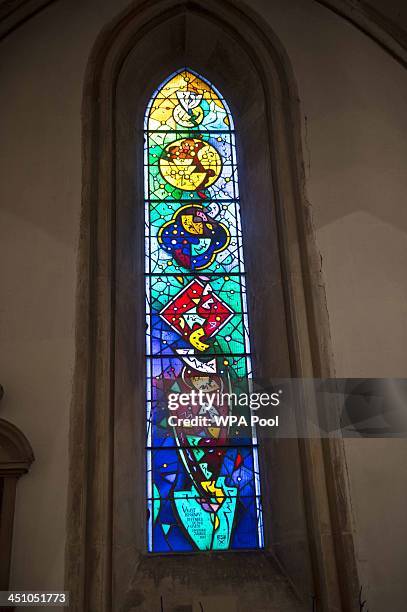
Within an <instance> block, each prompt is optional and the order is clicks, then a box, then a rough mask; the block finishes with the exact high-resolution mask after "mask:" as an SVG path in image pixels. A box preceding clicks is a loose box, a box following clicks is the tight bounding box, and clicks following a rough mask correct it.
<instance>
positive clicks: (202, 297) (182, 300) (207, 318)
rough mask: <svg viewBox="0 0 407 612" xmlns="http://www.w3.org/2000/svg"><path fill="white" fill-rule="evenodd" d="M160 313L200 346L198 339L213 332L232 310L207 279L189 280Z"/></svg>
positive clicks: (179, 331)
mask: <svg viewBox="0 0 407 612" xmlns="http://www.w3.org/2000/svg"><path fill="white" fill-rule="evenodd" d="M160 315H161V317H162V318H163V319H164V320H165V321H166V322H167V323H169V325H171V327H172V328H173V329H174V330H175V331H177V332H178V333H179V334H180V335H181V336H182V337H183V338H185V339H186V340H189V342H191V344H192V345H193V346H194V347H195V348H199V350H204V348H203V346H202V347H201V346H200V345H201V342H202V340H204V339H205V338H210V337H211V336H213V335H214V334H216V332H217V331H219V329H220V328H221V327H223V325H225V323H226V322H227V321H228V320H229V319H230V317H231V316H232V315H233V311H232V310H231V309H230V308H229V307H228V306H227V305H226V304H225V303H224V302H222V300H221V299H220V298H219V297H218V296H217V295H216V293H214V292H213V290H212V287H211V286H210V284H209V283H207V284H206V285H204V284H203V283H200V282H199V281H197V280H193V281H192V282H191V283H190V284H189V285H187V287H185V288H184V289H182V290H181V291H180V292H179V293H178V295H176V296H175V297H174V298H173V299H172V300H171V302H169V303H168V304H167V305H166V306H165V307H164V308H163V309H162V311H161V312H160ZM191 335H192V341H191ZM196 339H199V340H200V341H199V342H197V340H196ZM205 348H207V346H206V345H205Z"/></svg>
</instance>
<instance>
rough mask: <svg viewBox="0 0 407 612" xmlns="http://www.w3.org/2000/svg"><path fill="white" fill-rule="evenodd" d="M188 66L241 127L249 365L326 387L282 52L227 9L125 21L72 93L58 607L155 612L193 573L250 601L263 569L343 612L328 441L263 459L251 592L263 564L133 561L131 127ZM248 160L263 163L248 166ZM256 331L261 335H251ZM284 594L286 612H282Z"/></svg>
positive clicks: (137, 500) (139, 524)
mask: <svg viewBox="0 0 407 612" xmlns="http://www.w3.org/2000/svg"><path fill="white" fill-rule="evenodd" d="M205 33H206V36H205ZM214 41H215V43H216V44H215V45H214V44H213V42H214ZM146 58H148V59H149V61H148V62H146ZM187 64H188V65H191V66H192V67H193V68H194V69H195V70H197V71H198V72H201V73H203V74H205V75H206V76H207V78H209V79H210V80H211V81H213V82H216V84H217V86H218V87H219V88H221V89H222V91H223V92H224V94H225V96H226V97H227V98H228V100H229V101H230V105H231V107H232V110H233V114H234V116H235V118H236V122H237V124H239V131H238V133H239V139H240V140H241V142H242V143H243V145H242V146H241V150H242V151H243V156H242V160H241V164H242V168H243V172H242V194H243V197H242V202H243V204H244V203H245V204H244V206H245V210H244V209H243V223H244V225H245V231H246V232H247V235H248V239H249V240H251V241H253V242H254V243H255V244H256V245H257V253H258V254H260V253H261V257H257V258H249V260H248V261H247V267H248V273H249V274H250V272H251V271H252V272H253V279H257V282H254V283H253V285H252V294H251V296H249V302H251V309H252V312H253V313H254V316H253V326H252V327H253V335H254V339H255V344H256V352H257V355H258V356H259V357H261V358H259V359H258V367H259V369H260V371H261V370H262V369H263V373H264V372H266V373H270V372H273V375H274V376H276V377H278V376H311V377H318V376H319V377H323V376H328V375H329V373H330V371H331V366H330V363H331V358H330V348H329V329H328V323H327V316H326V306H325V296H324V291H323V284H322V282H321V279H320V271H319V258H318V257H317V253H316V249H315V244H314V241H313V232H312V226H311V221H310V218H309V212H308V207H307V205H306V200H305V195H304V192H303V183H304V180H303V167H302V157H301V122H300V114H299V104H298V95H297V91H296V85H295V80H294V78H293V74H292V70H291V67H290V63H289V60H288V58H287V56H286V54H285V51H284V49H283V48H282V46H281V44H280V43H279V41H278V40H277V39H276V37H275V35H274V34H273V32H272V31H270V29H269V28H267V27H265V26H264V24H263V23H261V21H260V20H259V19H258V18H257V16H256V15H255V14H254V13H253V12H252V11H251V10H249V9H247V8H243V7H242V6H241V5H240V4H239V5H236V4H235V3H232V2H229V1H225V2H222V3H218V2H216V1H215V0H209V1H207V2H205V3H203V2H201V1H200V0H197V1H183V0H175V1H174V0H160V1H159V2H156V3H154V4H151V3H149V2H146V3H143V4H141V5H139V6H138V7H135V8H132V9H131V10H129V11H128V12H126V13H125V14H123V15H120V16H119V17H118V18H117V20H115V22H114V23H113V24H111V25H109V26H108V27H107V28H106V29H105V31H104V32H102V34H101V35H100V37H99V39H98V41H97V42H96V45H95V47H94V50H93V52H92V55H91V58H90V60H89V65H88V73H87V75H86V79H85V90H84V107H83V118H84V123H83V152H84V154H83V160H84V169H83V213H82V232H81V245H80V248H81V252H80V267H79V297H78V323H77V360H76V374H75V393H74V400H73V406H72V426H71V469H70V474H71V477H70V490H69V504H70V505H69V517H70V518H69V524H68V541H67V588H69V589H70V590H71V592H72V609H73V610H86V609H91V608H97V609H98V610H106V611H107V610H111V609H119V607H120V606H126V605H128V606H131V603H132V602H133V603H134V602H135V601H140V602H141V601H142V600H143V599H144V600H146V601H149V602H150V604H151V602H152V601H153V600H152V599H151V597H153V595H152V592H153V590H154V587H153V586H152V585H153V584H154V581H158V583H161V582H160V581H161V580H164V578H165V576H168V575H170V577H171V580H172V581H174V582H175V583H177V581H178V580H179V577H180V576H181V575H183V576H184V574H185V576H186V583H187V588H189V589H190V590H192V591H194V589H198V585H197V583H196V579H195V578H194V575H195V574H196V573H197V572H199V571H200V570H201V571H205V572H207V573H208V572H209V575H210V576H212V579H213V581H214V582H215V583H216V584H219V583H217V582H216V580H217V578H216V576H217V575H218V574H217V572H218V567H222V568H223V569H222V571H224V572H226V574H227V573H228V572H229V573H230V575H231V576H236V575H237V576H238V577H239V576H240V577H241V579H242V580H243V579H244V577H245V576H246V577H247V576H250V579H249V584H252V585H256V584H257V586H258V590H259V598H262V597H263V598H264V597H268V594H267V588H272V585H273V584H275V581H276V580H278V578H277V574H278V570H277V569H276V568H277V567H278V566H276V565H274V561H273V559H275V560H276V562H277V563H278V564H280V566H281V567H283V569H284V571H285V573H286V574H287V575H288V578H289V579H290V580H291V581H292V583H294V585H295V586H296V587H297V589H298V591H299V593H300V595H301V594H302V595H304V594H305V593H306V592H308V593H309V592H310V591H312V592H314V593H315V594H316V597H317V599H318V601H320V602H321V605H322V609H328V607H336V608H338V609H343V610H350V609H352V606H353V604H354V602H355V601H356V597H357V575H356V564H355V559H354V550H353V539H352V525H351V517H350V512H349V500H348V489H347V481H346V476H345V474H346V470H345V465H344V455H343V449H342V446H341V443H340V441H338V440H334V441H331V440H326V441H321V440H319V441H316V440H298V441H296V440H290V441H279V443H278V444H275V445H273V446H271V445H270V448H268V449H266V450H265V454H264V455H263V464H264V465H266V466H268V467H267V469H266V470H265V472H266V477H265V482H264V490H265V495H267V496H268V497H269V498H270V499H272V502H273V509H272V511H270V508H265V524H266V551H268V552H265V553H264V555H265V556H264V559H265V560H266V561H265V562H266V566H267V569H266V570H265V577H263V579H262V583H264V584H263V586H261V585H260V584H258V582H257V583H256V577H255V573H256V569H255V568H256V567H258V564H259V558H252V557H250V556H249V557H247V560H246V567H245V568H242V567H241V565H239V562H238V561H235V560H233V559H232V558H230V560H227V561H225V560H224V559H218V558H212V559H211V560H206V561H205V559H202V558H197V560H196V561H195V562H192V561H190V560H189V561H188V563H187V564H182V563H181V561H180V560H179V559H176V560H172V561H170V560H169V559H168V558H166V560H165V562H163V560H162V559H159V558H152V559H149V560H147V559H146V558H145V556H144V550H145V548H144V542H145V529H146V527H145V521H143V517H144V511H143V507H144V499H142V495H141V494H140V492H141V491H143V490H144V481H145V470H144V468H143V469H141V468H140V466H143V465H144V463H143V460H142V457H143V453H144V442H143V441H142V438H140V436H139V433H138V430H137V424H138V423H140V421H137V418H138V419H140V415H141V410H143V406H144V391H143V378H142V374H143V372H144V369H143V362H142V353H143V349H142V348H141V347H142V345H144V336H143V334H142V333H140V330H143V329H144V326H143V318H144V312H143V309H142V308H141V307H137V308H136V307H135V302H134V296H135V295H138V296H139V299H140V300H142V299H143V298H142V295H143V278H142V270H141V268H140V262H141V265H142V262H143V240H141V239H140V237H141V236H142V228H143V222H142V217H141V216H140V215H142V212H143V207H142V200H143V194H142V185H143V176H142V146H141V145H142V116H143V112H144V108H145V106H146V104H147V100H148V98H149V96H150V95H151V93H152V91H153V90H154V89H155V87H156V86H157V85H158V84H159V83H160V82H161V81H162V80H163V79H164V77H165V76H166V75H167V74H168V73H169V72H171V71H173V70H175V69H176V68H177V67H178V66H180V65H187ZM256 151H257V152H258V151H261V154H260V157H257V158H256V159H257V163H256V164H251V163H250V160H251V159H252V158H253V156H254V155H255V152H256ZM266 230H267V231H266ZM270 236H271V237H272V238H273V239H271V240H270ZM259 296H261V299H259ZM265 318H266V319H267V321H268V322H269V325H268V327H267V329H265V328H264V327H262V326H261V325H260V322H261V320H264V319H265ZM271 340H272V342H273V351H270V341H271ZM135 398H136V400H137V401H136V404H137V406H140V407H141V408H139V407H137V406H135ZM136 416H137V418H136ZM140 429H141V431H143V428H142V427H141V428H140ZM135 482H137V483H138V484H137V485H136V486H135ZM287 482H289V483H290V485H289V486H287ZM136 488H138V491H139V493H138V494H137V492H136ZM267 525H268V527H267ZM260 563H263V561H261V562H260ZM189 572H192V573H191V574H190V573H189ZM242 572H243V573H242ZM185 576H184V578H185ZM267 581H269V583H268V585H267ZM162 584H164V582H163V583H162ZM188 585H189V586H188ZM265 585H266V587H267V588H266V590H264V588H265ZM287 585H288V583H287ZM262 589H263V590H262ZM226 590H227V589H226ZM283 590H284V589H283ZM289 590H290V589H289V588H288V586H287V590H285V591H284V597H285V601H286V602H287V605H289V602H290V601H291V605H293V606H294V605H295V604H294V599H293V595H292V594H291V595H290V594H289ZM290 598H291V599H290ZM126 602H127V603H126ZM178 603H181V602H178ZM150 604H147V603H146V605H150ZM297 605H298V604H297ZM125 609H126V608H125ZM295 609H298V607H297V608H295Z"/></svg>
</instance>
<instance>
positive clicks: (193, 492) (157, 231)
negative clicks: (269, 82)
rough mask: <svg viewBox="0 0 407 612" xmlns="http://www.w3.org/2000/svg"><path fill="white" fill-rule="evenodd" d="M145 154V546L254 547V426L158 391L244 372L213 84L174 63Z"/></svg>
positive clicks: (238, 248) (238, 258) (244, 319)
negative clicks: (234, 423) (234, 424)
mask: <svg viewBox="0 0 407 612" xmlns="http://www.w3.org/2000/svg"><path fill="white" fill-rule="evenodd" d="M144 159H145V167H144V176H145V253H146V259H145V288H146V318H147V321H146V323H147V335H146V338H147V343H146V354H147V357H146V364H147V365H146V368H147V372H146V380H147V389H146V392H147V499H148V549H149V551H151V552H171V551H175V552H181V551H185V552H187V551H203V550H245V549H246V550H247V549H257V548H261V547H262V546H263V529H262V512H261V503H260V479H259V468H258V455H257V441H256V437H255V433H254V432H253V431H252V430H251V429H250V428H249V430H248V432H245V433H240V435H239V431H238V430H237V429H236V430H235V431H234V432H232V431H231V427H230V425H229V424H228V425H225V424H224V423H225V422H226V421H224V422H223V423H222V420H220V421H219V420H216V417H219V416H225V415H230V414H231V411H232V412H233V410H234V408H233V407H232V408H231V407H230V405H229V404H227V405H226V404H225V403H224V402H223V401H222V400H220V401H218V402H214V403H213V404H212V406H208V405H203V403H204V402H203V401H202V397H203V396H202V395H201V396H200V400H199V401H198V400H196V401H191V402H190V403H189V404H188V406H178V407H176V408H175V409H174V408H173V410H175V412H171V410H170V408H169V403H168V397H169V394H168V393H169V392H171V393H175V394H180V393H183V392H186V393H190V396H191V391H197V392H198V391H199V390H201V391H202V390H204V391H205V392H206V393H207V392H214V393H215V392H216V391H221V390H225V389H226V390H227V391H229V392H231V393H234V392H236V390H240V391H242V389H243V390H245V389H246V390H247V389H248V388H249V387H250V381H251V358H250V339H249V326H248V315H247V303H246V277H245V269H244V257H243V246H242V230H241V223H240V206H239V182H238V171H237V162H236V144H235V133H234V126H233V119H232V116H231V113H230V111H229V108H228V106H227V103H226V101H225V100H224V99H223V98H222V96H221V94H220V93H219V92H218V91H217V89H216V88H215V87H214V86H213V85H211V84H210V83H208V81H206V80H205V79H204V78H202V77H201V76H199V75H197V74H196V73H194V72H193V71H192V70H187V69H183V70H180V71H178V72H176V73H174V74H172V75H171V76H170V77H169V78H168V79H167V80H166V81H165V82H164V83H163V84H162V85H161V86H160V87H159V89H158V90H157V91H156V92H155V93H154V95H153V97H152V99H151V100H150V103H149V105H148V107H147V111H146V115H145V157H144ZM205 397H206V396H205ZM202 414H204V415H205V417H207V416H208V415H209V418H208V419H206V420H205V421H204V422H202V419H199V418H198V419H195V422H194V417H199V416H200V415H202ZM185 415H187V417H190V419H191V420H190V424H189V425H188V424H187V425H185V426H184V423H185ZM174 417H176V418H174ZM178 417H179V418H178ZM181 417H183V419H181ZM181 421H182V424H180V422H181ZM232 434H234V435H232Z"/></svg>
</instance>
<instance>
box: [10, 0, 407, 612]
mask: <svg viewBox="0 0 407 612" xmlns="http://www.w3.org/2000/svg"><path fill="white" fill-rule="evenodd" d="M126 5H127V2H124V1H120V0H115V2H113V3H112V2H108V1H107V0H83V1H81V2H78V1H76V2H71V1H70V2H68V0H59V1H58V2H55V3H54V4H52V5H50V6H49V7H48V8H47V9H45V10H44V11H43V12H41V13H40V14H39V15H37V16H36V17H34V18H33V19H31V20H30V21H28V22H27V23H26V24H24V25H23V26H22V27H20V28H19V29H18V30H16V31H15V32H13V33H12V34H11V35H9V36H8V37H7V38H6V39H5V40H4V41H3V42H2V43H1V44H0V58H1V59H0V82H1V94H0V96H1V116H0V124H1V127H0V129H1V141H2V151H1V173H2V178H1V181H0V194H1V221H0V232H1V239H0V253H1V254H0V265H1V267H2V271H1V278H2V315H1V331H0V340H1V354H0V360H1V383H2V384H3V385H4V387H5V391H6V396H5V398H4V400H3V401H2V403H1V406H0V413H1V416H2V417H3V418H6V419H9V420H10V421H11V422H13V423H15V424H16V425H17V426H18V427H20V428H21V429H22V431H23V432H24V433H25V434H26V435H27V437H28V438H29V440H30V442H31V444H32V446H33V449H34V453H35V455H36V462H35V463H34V465H33V467H32V470H31V472H30V475H29V476H26V477H24V478H23V479H22V480H21V481H20V483H19V486H18V494H17V506H16V518H15V535H14V549H13V561H12V583H11V586H12V587H13V588H16V589H17V588H19V589H33V588H36V589H57V588H62V586H63V575H64V544H65V521H66V516H65V507H66V491H67V479H68V431H69V406H70V399H71V389H72V373H73V363H74V327H75V292H76V261H77V246H78V235H79V219H80V202H81V98H82V86H83V81H84V72H85V67H86V63H87V59H88V57H89V53H90V50H91V48H92V45H93V43H94V41H95V39H96V36H97V35H98V33H99V32H100V30H101V29H102V27H104V26H105V25H106V24H107V23H108V22H109V21H110V20H111V19H112V18H113V17H114V16H115V15H116V14H117V13H118V12H120V11H121V10H122V9H124V8H125V6H126ZM250 6H251V8H252V9H255V10H257V11H258V12H259V13H260V14H261V15H262V17H263V18H264V19H265V20H266V21H267V22H268V23H269V25H270V26H271V27H272V28H273V30H274V31H275V33H276V34H277V36H279V38H280V40H281V41H282V43H283V45H284V46H285V49H286V51H287V53H288V55H289V57H290V60H291V62H292V64H293V68H294V72H295V76H296V79H297V82H298V88H299V97H300V101H301V109H302V114H303V147H304V158H305V165H306V179H307V180H306V191H307V197H308V200H309V203H310V206H311V207H312V212H313V220H314V227H315V232H316V240H317V245H318V248H319V250H320V253H321V261H322V271H323V275H324V278H325V283H326V293H327V306H328V312H329V318H330V326H331V335H332V346H333V353H334V359H335V364H336V374H337V376H340V377H345V376H350V377H370V376H372V377H384V376H390V377H397V376H400V377H403V376H406V370H405V368H406V366H405V364H406V363H407V348H406V347H407V317H406V314H407V275H406V273H405V270H406V268H407V241H406V230H407V214H406V210H407V207H406V206H405V193H406V188H407V175H406V173H405V162H406V160H407V130H406V128H407V118H406V113H405V108H406V102H407V73H406V71H405V70H403V68H402V67H400V65H398V64H397V63H396V62H395V61H394V60H393V59H392V58H391V57H389V56H388V55H386V54H385V52H384V51H383V50H381V49H380V48H379V47H378V46H376V45H375V44H374V43H373V42H372V41H371V40H369V39H368V38H367V37H365V36H364V35H363V34H361V33H360V32H358V31H357V30H356V29H354V28H353V27H352V26H351V25H350V24H348V23H346V22H344V21H343V20H341V19H340V18H339V17H338V16H336V15H334V14H332V13H331V12H330V11H328V10H327V9H326V8H324V7H322V6H320V5H318V4H316V3H314V2H312V1H311V0H288V1H287V0H273V1H272V2H270V1H268V0H253V1H252V2H250ZM346 450H347V457H348V467H349V475H350V483H351V489H352V499H353V511H354V516H355V524H356V527H357V546H358V551H357V552H358V559H359V566H360V571H361V579H362V582H363V584H364V585H365V588H366V595H367V596H368V600H369V609H370V611H371V612H381V610H383V609H392V610H394V611H395V612H396V611H398V610H400V611H401V610H403V609H404V603H405V601H406V600H407V585H406V583H405V574H406V569H407V555H406V552H405V546H404V543H405V541H406V538H407V526H406V523H405V520H404V517H405V515H406V509H407V499H406V493H405V491H406V490H407V487H406V484H407V483H406V475H405V471H404V470H403V466H404V465H405V460H406V454H407V448H406V444H405V442H404V441H401V440H400V441H397V442H396V441H392V440H353V441H348V442H347V443H346Z"/></svg>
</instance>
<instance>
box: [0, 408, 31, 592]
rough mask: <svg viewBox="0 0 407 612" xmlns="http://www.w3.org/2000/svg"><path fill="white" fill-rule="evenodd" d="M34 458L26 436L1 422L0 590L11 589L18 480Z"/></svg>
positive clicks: (10, 425)
mask: <svg viewBox="0 0 407 612" xmlns="http://www.w3.org/2000/svg"><path fill="white" fill-rule="evenodd" d="M33 461H34V454H33V451H32V448H31V445H30V443H29V442H28V440H27V438H26V437H25V435H24V434H23V433H22V432H21V431H20V430H19V429H18V428H17V427H16V426H15V425H13V424H12V423H10V422H9V421H5V420H4V419H0V550H1V555H0V588H1V589H2V590H3V591H7V589H8V587H9V574H10V559H11V546H12V538H13V522H14V504H15V497H16V487H17V480H18V479H19V478H20V476H22V475H23V474H26V473H27V472H28V470H29V469H30V465H31V463H32V462H33Z"/></svg>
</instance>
